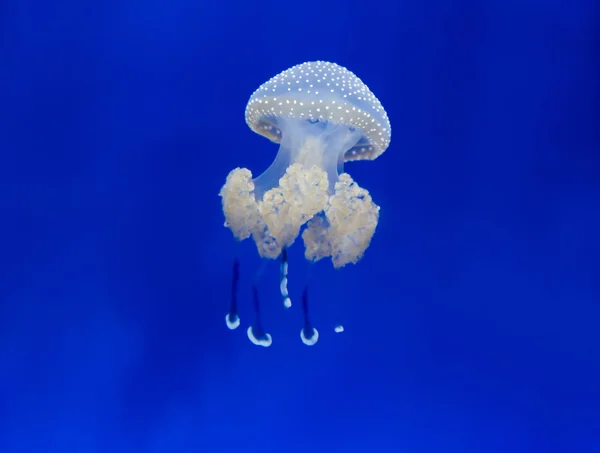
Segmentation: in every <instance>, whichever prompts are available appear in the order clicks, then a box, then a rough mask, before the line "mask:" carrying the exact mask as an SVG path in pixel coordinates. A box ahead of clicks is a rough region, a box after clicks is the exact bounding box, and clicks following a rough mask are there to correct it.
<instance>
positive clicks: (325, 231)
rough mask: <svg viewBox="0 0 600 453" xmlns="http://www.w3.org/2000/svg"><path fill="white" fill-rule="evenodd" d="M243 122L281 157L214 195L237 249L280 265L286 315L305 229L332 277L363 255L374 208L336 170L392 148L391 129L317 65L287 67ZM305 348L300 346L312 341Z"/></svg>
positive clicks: (309, 247) (337, 75) (341, 76)
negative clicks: (294, 254)
mask: <svg viewBox="0 0 600 453" xmlns="http://www.w3.org/2000/svg"><path fill="white" fill-rule="evenodd" d="M246 122H247V124H248V126H249V127H250V128H251V129H252V130H253V131H254V132H256V133H258V134H261V135H263V136H265V137H266V138H268V139H269V140H271V141H273V142H275V143H278V144H279V151H278V153H277V155H276V157H275V160H274V161H273V163H272V164H271V166H270V167H269V168H267V170H266V171H264V172H263V173H262V174H260V175H259V176H258V177H256V178H253V176H252V173H251V172H250V170H248V169H244V168H236V169H234V170H232V171H231V172H230V173H229V175H228V176H227V179H226V182H225V185H224V186H223V188H222V189H221V192H220V196H221V197H222V206H223V212H224V214H225V220H226V222H225V225H226V226H227V227H228V228H230V229H231V231H232V233H233V235H234V236H235V238H236V239H238V240H244V239H247V238H249V237H252V239H253V241H254V242H255V244H256V247H257V250H258V254H259V255H260V256H261V257H262V258H270V259H276V258H278V257H282V264H281V267H282V269H283V268H284V267H285V273H284V272H283V271H282V272H281V282H282V284H281V293H282V297H284V300H285V302H284V303H285V304H286V306H289V304H291V300H290V299H289V296H288V294H287V254H286V250H287V248H289V247H290V246H292V244H293V243H294V242H295V240H296V238H297V237H298V235H299V234H300V230H301V228H302V227H303V226H304V225H305V229H304V232H303V233H302V239H303V242H304V247H305V253H304V255H305V257H306V259H307V260H309V261H318V260H320V259H322V258H325V257H331V261H332V263H333V266H334V267H335V268H340V267H342V266H345V265H346V264H348V263H357V262H358V261H359V260H360V259H361V258H362V256H363V254H364V252H365V250H366V249H367V248H368V247H369V244H370V242H371V238H372V237H373V234H374V233H375V228H376V226H377V222H378V219H379V206H377V205H376V204H375V203H374V202H373V201H372V199H371V196H370V195H369V192H368V191H367V190H365V189H363V188H361V187H359V186H358V184H356V182H354V180H353V179H352V177H351V176H350V175H349V174H348V173H345V172H344V162H346V161H353V160H373V159H376V158H377V157H379V156H380V155H381V154H382V153H383V152H384V151H385V150H386V149H387V147H388V146H389V143H390V139H391V128H390V123H389V119H388V117H387V114H386V112H385V110H384V109H383V107H382V105H381V103H380V102H379V100H378V99H377V98H376V97H375V95H374V94H373V93H372V92H371V91H370V90H369V88H368V87H367V86H366V85H365V84H364V83H363V82H362V81H361V80H360V79H359V78H358V77H357V76H356V75H354V74H353V73H352V72H350V71H348V70H347V69H346V68H343V67H341V66H339V65H337V64H335V63H328V62H322V61H317V62H308V63H303V64H300V65H297V66H294V67H292V68H290V69H288V70H286V71H284V72H282V73H281V74H279V75H277V76H275V77H273V78H272V79H270V80H269V81H267V82H266V83H264V84H263V85H261V86H260V87H259V88H258V89H257V90H256V91H255V92H254V93H253V94H252V96H251V97H250V100H249V101H248V105H247V107H246ZM284 283H285V284H284ZM303 297H304V296H303ZM255 304H256V301H255ZM302 305H303V308H304V306H305V305H307V304H305V303H304V300H303V304H302ZM304 311H305V328H304V329H303V332H301V335H304V336H306V335H308V333H307V332H304V331H305V330H306V329H307V322H306V320H307V318H308V314H307V310H304ZM229 315H231V317H232V318H233V315H235V316H237V313H233V314H232V313H230V314H229ZM308 326H309V327H310V325H309V324H308ZM315 332H316V329H315ZM316 335H317V334H316ZM303 341H304V337H303ZM311 341H312V340H311V338H310V336H309V337H307V341H305V343H306V344H314V342H316V338H315V339H314V342H312V343H311Z"/></svg>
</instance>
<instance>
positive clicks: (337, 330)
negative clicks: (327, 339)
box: [333, 324, 344, 333]
mask: <svg viewBox="0 0 600 453" xmlns="http://www.w3.org/2000/svg"><path fill="white" fill-rule="evenodd" d="M333 330H334V331H335V333H342V332H343V331H344V326H342V325H341V324H337V325H336V326H335V327H334V328H333Z"/></svg>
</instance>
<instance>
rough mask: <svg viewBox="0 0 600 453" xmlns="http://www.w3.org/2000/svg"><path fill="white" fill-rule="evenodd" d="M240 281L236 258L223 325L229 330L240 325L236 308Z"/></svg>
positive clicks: (238, 265)
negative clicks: (229, 299)
mask: <svg viewBox="0 0 600 453" xmlns="http://www.w3.org/2000/svg"><path fill="white" fill-rule="evenodd" d="M239 280H240V261H239V260H238V258H237V257H235V258H234V260H233V275H232V278H231V302H230V304H229V312H228V313H227V315H226V316H225V324H226V325H227V327H228V328H229V329H230V330H235V329H237V328H238V327H239V325H240V317H239V315H238V308H237V294H238V282H239Z"/></svg>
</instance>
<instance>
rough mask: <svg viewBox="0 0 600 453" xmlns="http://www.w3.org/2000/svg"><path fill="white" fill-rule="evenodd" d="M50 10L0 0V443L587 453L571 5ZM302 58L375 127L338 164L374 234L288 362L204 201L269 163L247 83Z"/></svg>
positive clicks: (25, 451)
mask: <svg viewBox="0 0 600 453" xmlns="http://www.w3.org/2000/svg"><path fill="white" fill-rule="evenodd" d="M52 3H59V2H31V1H24V0H20V1H19V0H8V1H6V0H5V1H4V2H2V3H0V99H1V101H0V177H1V179H0V181H1V184H2V192H1V195H0V208H1V211H2V217H1V219H2V220H1V227H0V228H1V231H2V235H1V239H0V264H1V270H2V278H0V451H1V452H2V453H37V452H43V453H54V452H58V453H88V452H89V453H93V452H115V453H119V452H133V453H155V452H181V453H187V452H211V453H212V452H215V453H221V452H223V453H228V452H245V453H251V452H261V453H268V452H282V451H285V452H306V451H311V452H342V451H343V452H371V451H373V452H375V451H383V452H403V453H422V452H423V453H424V452H477V453H480V452H481V453H488V452H502V453H513V452H514V453H518V452H540V453H546V452H565V453H597V452H598V451H600V384H599V383H600V329H599V324H600V259H599V257H598V255H599V254H600V237H599V236H600V84H599V83H598V81H599V80H600V58H599V55H600V22H598V17H599V15H598V14H599V13H600V11H599V8H598V6H597V4H596V5H594V2H592V1H591V0H590V1H588V2H582V1H579V2H576V1H572V2H567V1H534V0H520V1H515V0H509V1H483V2H476V1H473V0H471V1H448V0H438V1H425V2H423V1H418V0H408V1H397V2H392V1H389V2H378V1H369V2H358V1H350V2H347V1H341V0H338V1H321V2H295V1H294V2H291V1H290V2H283V1H279V2H275V1H270V0H267V1H262V2H242V1H239V2H230V1H227V0H223V1H219V2H215V1H212V0H210V1H206V0H196V1H187V0H173V1H163V2H158V1H146V2H141V1H131V0H122V1H114V0H107V1H104V2H97V3H98V4H96V5H92V3H90V2H75V1H64V2H60V5H53V4H52ZM319 59H320V60H328V61H334V62H336V63H338V64H340V65H343V66H346V67H348V69H350V70H351V71H353V72H355V73H356V74H357V75H358V76H359V77H360V78H361V79H362V80H363V81H364V82H365V83H366V84H367V85H369V87H370V89H371V90H372V91H373V92H374V93H375V95H376V96H377V97H378V98H379V99H380V100H381V102H382V104H383V106H384V107H385V109H386V110H387V112H388V114H389V117H390V121H391V124H392V129H393V134H392V142H391V146H390V148H389V149H388V150H387V151H386V153H385V154H383V155H382V156H381V157H380V158H379V159H377V160H376V161H374V162H358V163H350V164H348V165H347V166H346V170H347V171H348V172H349V173H350V174H352V176H353V177H354V178H355V179H356V181H357V182H358V183H359V184H360V185H361V186H362V187H365V188H366V189H368V190H369V191H370V192H371V195H372V196H373V199H374V201H375V202H376V203H377V204H379V205H380V206H381V217H380V223H379V226H378V229H377V232H376V235H375V237H374V239H373V242H372V244H371V247H370V248H369V249H368V251H367V253H366V255H365V257H364V259H363V260H362V261H361V262H360V263H359V264H358V265H357V266H349V267H347V268H344V269H343V270H342V271H340V272H334V271H333V270H332V268H331V265H330V264H329V263H319V264H317V265H316V266H314V269H312V270H311V271H310V272H311V274H310V276H311V280H310V296H311V299H310V302H311V314H312V320H313V322H314V324H315V325H316V326H317V327H318V328H319V330H320V332H321V338H320V340H319V343H318V344H317V345H316V346H314V347H312V348H308V347H306V346H304V345H303V344H302V343H301V342H300V338H299V330H300V327H301V325H302V316H301V312H300V310H299V309H298V308H297V306H296V307H294V308H293V309H292V311H291V312H285V311H284V309H283V307H282V305H281V297H280V296H279V294H278V280H277V278H278V269H277V265H276V264H275V263H271V265H270V266H269V267H268V268H267V270H266V272H265V274H264V277H263V279H262V281H261V296H262V300H261V302H262V311H263V315H264V317H263V322H264V324H265V326H266V327H268V330H269V331H270V333H271V334H272V335H273V345H272V347H271V348H269V349H264V348H259V347H256V346H254V345H252V344H251V343H250V342H249V341H248V339H247V338H246V336H245V333H244V331H243V329H238V330H237V331H234V332H230V331H229V330H227V329H226V327H225V324H224V315H225V313H226V311H227V307H228V303H229V298H230V292H231V289H230V286H231V264H232V260H233V257H234V256H236V255H237V256H238V257H239V259H240V262H241V282H240V283H241V286H240V290H241V293H240V310H241V318H242V324H243V326H247V325H248V322H250V321H251V319H252V309H251V291H250V285H251V280H252V276H253V274H254V272H255V271H256V270H257V268H258V266H259V260H258V258H257V255H256V251H255V249H254V247H253V246H252V244H250V243H242V244H241V245H239V246H237V247H236V244H235V243H234V240H233V238H232V236H231V233H230V232H229V231H228V230H227V229H225V228H224V227H223V216H222V213H221V206H220V200H219V198H218V191H219V189H220V187H221V185H222V184H223V182H224V180H225V176H226V175H227V173H228V172H229V171H230V170H231V169H232V168H234V167H237V166H243V167H248V168H250V169H251V170H252V171H253V172H254V173H255V174H258V173H260V172H261V171H262V170H263V169H265V168H266V167H267V166H268V165H269V164H270V162H271V161H272V159H273V158H274V156H275V153H276V151H277V147H276V146H275V145H273V144H272V143H270V142H269V141H268V140H266V139H265V138H263V137H260V136H259V135H257V134H254V133H253V132H252V131H250V129H249V128H248V127H247V126H246V124H245V121H244V109H245V104H246V102H247V100H248V98H249V96H250V95H251V93H252V92H253V91H254V90H255V89H256V88H258V86H259V85H260V84H262V83H263V82H265V81H266V80H267V79H269V78H270V77H272V76H274V75H276V74H278V73H279V72H281V71H283V70H284V69H287V68H288V67H291V66H293V65H295V64H298V63H302V62H304V61H312V60H319ZM308 272H309V271H308V266H307V265H306V264H305V262H304V260H303V257H302V247H301V242H300V243H297V244H296V247H293V248H292V249H291V251H290V274H289V279H290V291H291V295H292V298H295V299H296V300H298V299H299V295H300V292H301V290H302V287H303V286H304V284H305V282H306V281H307V278H308V277H307V275H308ZM338 320H342V321H343V322H344V325H345V327H346V331H345V332H344V333H343V334H340V335H336V334H334V332H333V330H332V327H333V325H334V323H335V322H336V321H338Z"/></svg>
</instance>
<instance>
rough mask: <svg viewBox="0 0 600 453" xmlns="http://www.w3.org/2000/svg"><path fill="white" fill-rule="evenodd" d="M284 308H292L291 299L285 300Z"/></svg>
mask: <svg viewBox="0 0 600 453" xmlns="http://www.w3.org/2000/svg"><path fill="white" fill-rule="evenodd" d="M283 306H284V307H285V308H290V307H291V306H292V299H290V298H289V297H286V298H285V299H283Z"/></svg>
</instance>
